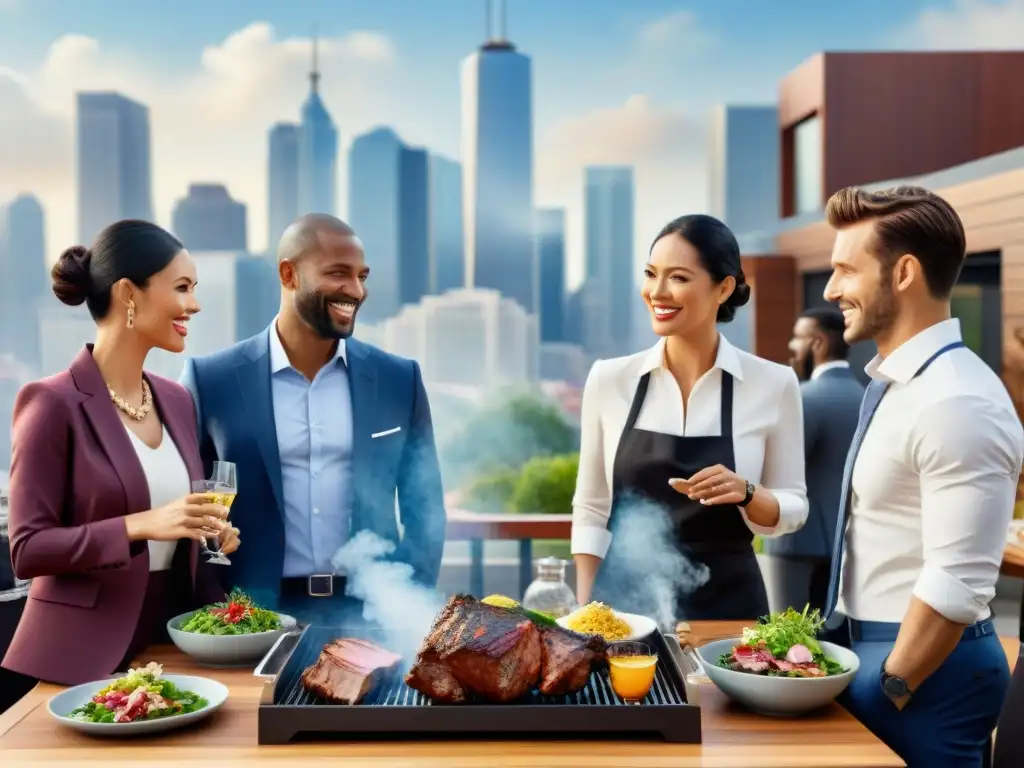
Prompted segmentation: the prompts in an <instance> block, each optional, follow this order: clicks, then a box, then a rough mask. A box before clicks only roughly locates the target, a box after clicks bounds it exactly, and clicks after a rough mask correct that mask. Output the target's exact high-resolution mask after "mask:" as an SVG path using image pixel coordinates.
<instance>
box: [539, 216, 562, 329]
mask: <svg viewBox="0 0 1024 768" xmlns="http://www.w3.org/2000/svg"><path fill="white" fill-rule="evenodd" d="M536 231H537V262H538V269H537V272H538V276H539V278H540V280H539V282H540V287H539V290H538V291H537V293H538V296H539V299H540V301H539V308H540V340H541V342H542V343H547V342H563V341H566V339H567V337H566V334H565V211H564V210H563V209H561V208H546V209H542V210H539V211H537V230H536Z"/></svg>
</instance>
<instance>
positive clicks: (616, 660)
mask: <svg viewBox="0 0 1024 768" xmlns="http://www.w3.org/2000/svg"><path fill="white" fill-rule="evenodd" d="M657 668H658V654H657V653H655V652H653V651H652V650H651V649H650V648H649V647H647V646H646V645H644V644H643V643H612V644H611V645H610V646H609V647H608V670H609V673H610V674H611V678H612V688H613V689H614V690H615V693H616V694H617V695H618V696H619V698H621V699H622V700H623V701H624V702H625V703H626V704H639V703H640V702H641V701H642V700H643V699H644V697H645V696H646V695H647V693H648V691H650V690H651V685H653V684H654V673H655V671H656V670H657Z"/></svg>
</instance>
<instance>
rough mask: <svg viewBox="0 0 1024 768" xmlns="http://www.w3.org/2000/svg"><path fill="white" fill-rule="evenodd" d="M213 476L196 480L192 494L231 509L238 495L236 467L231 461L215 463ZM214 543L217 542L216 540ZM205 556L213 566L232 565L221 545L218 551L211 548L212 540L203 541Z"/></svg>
mask: <svg viewBox="0 0 1024 768" xmlns="http://www.w3.org/2000/svg"><path fill="white" fill-rule="evenodd" d="M212 474H213V476H212V477H211V478H210V479H209V480H196V481H195V482H193V483H192V492H193V493H201V494H203V495H205V496H206V497H207V498H208V499H209V500H210V502H211V503H213V504H220V505H221V506H222V507H227V508H228V509H229V510H230V509H231V503H232V502H233V501H234V500H235V496H236V495H237V493H238V483H237V481H236V479H235V478H236V470H235V465H234V464H233V463H232V462H230V461H215V462H213V473H212ZM213 541H215V542H216V541H217V540H216V539H214V540H213ZM202 548H203V554H204V555H206V556H207V557H208V558H209V559H208V560H207V561H206V562H208V563H211V564H213V565H231V561H230V560H229V559H228V556H227V555H225V554H224V553H223V552H221V551H220V544H219V543H217V549H211V548H210V540H209V539H207V538H203V540H202Z"/></svg>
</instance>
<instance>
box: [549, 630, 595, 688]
mask: <svg viewBox="0 0 1024 768" xmlns="http://www.w3.org/2000/svg"><path fill="white" fill-rule="evenodd" d="M540 638H541V649H542V652H543V656H542V658H541V673H540V674H541V676H540V685H539V686H538V690H539V691H540V692H541V693H559V694H560V693H575V692H576V691H578V690H580V689H581V688H582V687H583V686H585V685H586V684H587V680H589V679H590V672H591V669H592V668H593V665H594V663H595V662H599V661H604V659H605V652H606V651H607V649H608V645H607V643H605V641H604V638H602V637H601V636H600V635H590V636H587V635H578V634H576V633H575V632H569V631H566V630H564V629H562V628H561V627H557V628H550V627H545V628H544V629H542V630H541V632H540Z"/></svg>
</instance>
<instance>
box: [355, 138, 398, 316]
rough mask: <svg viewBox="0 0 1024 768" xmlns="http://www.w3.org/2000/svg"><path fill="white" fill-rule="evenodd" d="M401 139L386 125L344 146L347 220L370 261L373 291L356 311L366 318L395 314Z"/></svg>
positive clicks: (396, 310) (396, 303) (396, 301)
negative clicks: (350, 144)
mask: <svg viewBox="0 0 1024 768" xmlns="http://www.w3.org/2000/svg"><path fill="white" fill-rule="evenodd" d="M402 147H403V144H402V140H401V139H399V138H398V136H397V135H396V134H395V132H394V131H393V130H391V129H390V128H375V129H373V130H372V131H369V132H368V133H364V134H362V135H361V136H357V137H356V138H355V139H354V140H353V141H352V146H351V147H350V148H349V151H348V223H349V224H351V225H352V228H353V229H355V231H356V234H357V235H359V239H360V240H362V241H363V247H364V248H365V249H366V257H367V259H368V260H369V261H370V263H371V264H372V265H373V267H372V269H373V284H372V288H373V290H372V291H371V292H370V296H369V298H368V299H367V301H366V304H365V305H364V306H363V307H362V308H361V309H360V310H359V314H360V317H361V318H362V319H363V320H365V321H368V322H369V321H373V322H376V321H377V320H383V319H385V318H388V317H393V316H394V315H396V314H397V313H398V308H399V307H400V306H401V304H402V302H401V299H400V295H399V282H398V281H399V275H398V269H399V256H398V255H399V249H400V244H399V239H398V232H399V219H398V216H399V203H398V197H399V175H400V166H401V158H402Z"/></svg>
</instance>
